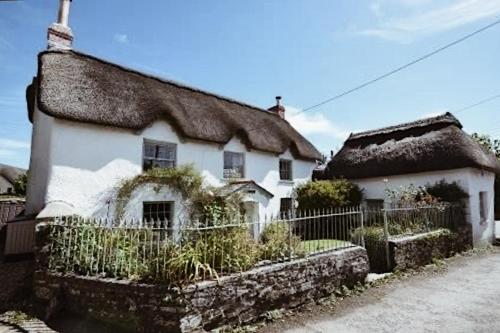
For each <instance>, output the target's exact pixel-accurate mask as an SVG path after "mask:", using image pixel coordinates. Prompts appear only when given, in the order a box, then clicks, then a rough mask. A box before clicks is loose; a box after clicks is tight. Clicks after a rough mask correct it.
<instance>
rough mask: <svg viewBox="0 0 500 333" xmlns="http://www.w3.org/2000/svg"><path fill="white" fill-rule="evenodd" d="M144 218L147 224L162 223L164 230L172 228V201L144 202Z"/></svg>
mask: <svg viewBox="0 0 500 333" xmlns="http://www.w3.org/2000/svg"><path fill="white" fill-rule="evenodd" d="M142 205H143V210H142V217H143V219H144V221H146V222H152V221H154V222H160V223H161V226H162V227H163V228H170V227H171V226H172V216H173V206H174V203H173V202H171V201H157V202H143V203H142Z"/></svg>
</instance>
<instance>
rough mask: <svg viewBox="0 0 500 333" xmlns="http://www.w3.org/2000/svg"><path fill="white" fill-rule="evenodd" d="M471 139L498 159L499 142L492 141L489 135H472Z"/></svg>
mask: <svg viewBox="0 0 500 333" xmlns="http://www.w3.org/2000/svg"><path fill="white" fill-rule="evenodd" d="M471 136H472V138H473V139H474V140H476V141H477V142H478V143H479V144H480V145H481V146H483V147H484V148H485V149H486V150H488V151H491V152H493V154H495V156H496V157H497V158H499V159H500V140H498V139H492V138H491V137H490V136H489V135H486V134H478V133H473V134H472V135H471Z"/></svg>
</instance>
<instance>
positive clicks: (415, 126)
mask: <svg viewBox="0 0 500 333" xmlns="http://www.w3.org/2000/svg"><path fill="white" fill-rule="evenodd" d="M466 167H474V168H479V169H483V170H488V171H493V172H496V173H500V163H499V162H498V160H497V159H496V157H495V156H494V155H493V154H492V153H491V152H488V151H486V150H485V149H484V148H483V147H482V146H481V145H479V144H478V143H477V142H476V141H475V140H474V139H472V137H470V136H469V135H468V134H467V133H465V132H464V131H462V124H460V122H459V121H458V120H457V119H456V118H455V117H454V116H453V115H452V114H451V113H446V114H444V115H441V116H437V117H432V118H427V119H422V120H418V121H415V122H411V123H405V124H401V125H397V126H390V127H385V128H381V129H377V130H373V131H367V132H361V133H356V134H351V135H350V136H349V138H348V139H347V140H346V142H345V143H344V146H343V147H342V149H341V150H340V151H339V152H338V153H337V154H336V155H335V156H334V157H333V159H332V160H331V161H330V162H329V163H328V166H327V168H326V169H325V170H324V171H323V172H320V171H316V172H315V177H316V178H334V177H346V178H350V179H357V178H369V177H381V176H391V175H402V174H408V173H418V172H426V171H437V170H450V169H459V168H466Z"/></svg>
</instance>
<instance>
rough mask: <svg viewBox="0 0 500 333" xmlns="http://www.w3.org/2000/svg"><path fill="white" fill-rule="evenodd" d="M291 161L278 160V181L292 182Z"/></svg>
mask: <svg viewBox="0 0 500 333" xmlns="http://www.w3.org/2000/svg"><path fill="white" fill-rule="evenodd" d="M292 179H293V174H292V161H291V160H285V159H280V180H292Z"/></svg>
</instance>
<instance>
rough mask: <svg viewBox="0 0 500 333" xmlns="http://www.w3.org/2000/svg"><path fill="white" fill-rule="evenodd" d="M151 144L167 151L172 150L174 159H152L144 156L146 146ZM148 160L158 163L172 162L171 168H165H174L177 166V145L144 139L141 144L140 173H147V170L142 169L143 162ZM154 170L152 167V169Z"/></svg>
mask: <svg viewBox="0 0 500 333" xmlns="http://www.w3.org/2000/svg"><path fill="white" fill-rule="evenodd" d="M147 144H151V145H155V146H164V147H167V148H168V149H173V150H174V158H173V159H171V158H158V157H152V156H146V145H147ZM146 160H150V161H153V163H154V161H159V162H172V164H173V165H172V166H168V167H165V168H175V167H176V166H177V144H176V143H172V142H165V141H157V140H150V139H144V141H143V144H142V171H147V170H149V169H146V168H145V167H144V164H145V161H146ZM152 168H154V166H153V167H152Z"/></svg>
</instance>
